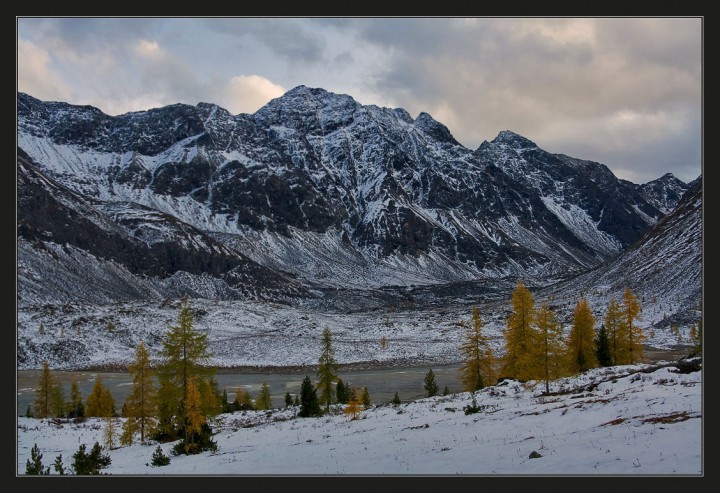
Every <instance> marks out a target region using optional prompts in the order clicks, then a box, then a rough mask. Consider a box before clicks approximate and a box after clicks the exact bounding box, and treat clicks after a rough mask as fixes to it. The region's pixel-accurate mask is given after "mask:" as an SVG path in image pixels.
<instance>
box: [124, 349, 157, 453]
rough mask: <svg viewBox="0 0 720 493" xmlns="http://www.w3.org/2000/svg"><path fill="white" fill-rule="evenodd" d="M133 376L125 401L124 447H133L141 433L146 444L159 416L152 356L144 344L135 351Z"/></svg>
mask: <svg viewBox="0 0 720 493" xmlns="http://www.w3.org/2000/svg"><path fill="white" fill-rule="evenodd" d="M129 371H130V374H131V375H132V376H133V384H132V389H131V390H130V394H128V396H127V399H126V400H125V406H124V407H123V409H124V416H125V418H126V420H125V422H124V423H123V434H122V436H121V438H120V441H121V443H122V444H123V445H131V444H132V443H133V438H134V436H135V434H136V433H140V443H141V444H145V437H146V435H147V433H148V432H149V430H151V429H152V428H153V427H154V426H155V423H156V418H155V415H156V414H157V403H156V400H155V399H156V396H157V394H156V390H155V382H154V375H153V371H152V368H151V366H150V354H149V353H148V351H147V348H146V347H145V343H144V342H140V344H138V347H137V349H136V350H135V361H134V362H133V363H132V364H131V365H130V367H129Z"/></svg>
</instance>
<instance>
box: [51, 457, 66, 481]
mask: <svg viewBox="0 0 720 493" xmlns="http://www.w3.org/2000/svg"><path fill="white" fill-rule="evenodd" d="M53 469H55V472H56V473H58V474H59V475H60V476H64V475H65V466H63V462H62V454H60V455H58V456H57V457H55V462H53Z"/></svg>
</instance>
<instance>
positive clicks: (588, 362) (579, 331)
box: [567, 298, 598, 373]
mask: <svg viewBox="0 0 720 493" xmlns="http://www.w3.org/2000/svg"><path fill="white" fill-rule="evenodd" d="M595 337H596V334H595V315H593V312H592V310H590V306H589V305H588V302H587V300H586V299H585V298H582V299H580V301H578V302H577V304H576V305H575V311H574V312H573V325H572V328H571V329H570V336H569V337H568V342H567V353H568V366H569V370H570V372H571V373H582V372H584V371H586V370H589V369H590V368H596V367H597V366H598V362H597V356H596V355H595Z"/></svg>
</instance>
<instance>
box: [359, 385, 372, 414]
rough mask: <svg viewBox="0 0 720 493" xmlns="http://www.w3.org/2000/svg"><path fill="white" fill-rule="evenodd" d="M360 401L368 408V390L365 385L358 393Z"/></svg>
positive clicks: (369, 402)
mask: <svg viewBox="0 0 720 493" xmlns="http://www.w3.org/2000/svg"><path fill="white" fill-rule="evenodd" d="M360 403H361V404H362V405H363V406H364V407H365V409H367V408H369V407H370V405H371V401H370V391H369V390H368V388H367V387H363V389H362V392H361V393H360Z"/></svg>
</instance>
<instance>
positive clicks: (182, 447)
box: [174, 376, 217, 455]
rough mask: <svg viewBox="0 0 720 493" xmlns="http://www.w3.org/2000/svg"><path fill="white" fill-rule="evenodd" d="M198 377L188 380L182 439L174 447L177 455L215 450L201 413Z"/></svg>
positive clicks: (215, 446) (205, 420)
mask: <svg viewBox="0 0 720 493" xmlns="http://www.w3.org/2000/svg"><path fill="white" fill-rule="evenodd" d="M198 379H199V377H198V376H192V377H190V378H189V379H188V382H187V389H186V392H185V400H184V402H183V411H184V417H185V422H184V426H183V429H182V432H183V439H182V440H181V441H180V442H179V443H177V444H176V445H175V448H174V450H175V451H176V452H177V453H184V454H186V455H191V454H198V453H200V452H202V451H204V450H215V449H216V448H217V444H216V443H215V442H214V441H213V440H212V433H211V430H210V429H209V426H208V424H207V418H206V417H205V415H203V413H202V398H201V395H200V389H199V388H198V385H197V382H198Z"/></svg>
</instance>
